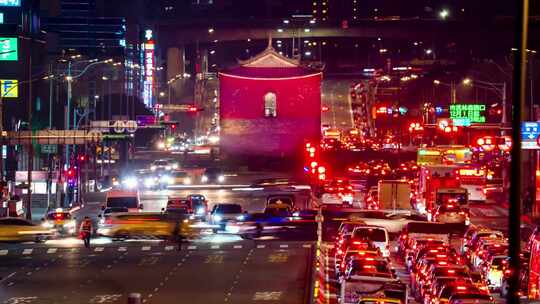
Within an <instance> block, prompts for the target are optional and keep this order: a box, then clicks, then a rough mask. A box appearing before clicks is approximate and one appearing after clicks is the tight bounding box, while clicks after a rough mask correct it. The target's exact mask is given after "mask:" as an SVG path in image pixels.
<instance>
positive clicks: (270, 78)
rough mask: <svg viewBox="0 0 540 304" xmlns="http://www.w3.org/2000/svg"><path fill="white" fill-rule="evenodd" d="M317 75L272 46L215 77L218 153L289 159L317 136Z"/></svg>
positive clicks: (319, 131)
mask: <svg viewBox="0 0 540 304" xmlns="http://www.w3.org/2000/svg"><path fill="white" fill-rule="evenodd" d="M321 79H322V72H321V71H319V70H314V69H311V68H308V67H304V66H302V65H300V64H299V62H298V61H296V60H292V59H290V58H287V57H284V56H281V55H280V54H279V53H277V52H276V51H275V50H274V49H273V48H272V47H271V46H269V47H268V48H267V49H266V50H264V51H263V52H262V53H260V54H258V55H257V56H255V57H253V58H251V59H249V60H246V61H242V62H240V64H239V65H238V66H236V67H234V68H231V69H228V70H224V71H222V72H220V73H219V80H220V128H221V139H220V148H221V153H222V154H223V155H224V156H225V157H228V158H236V159H242V158H244V159H252V158H253V157H262V158H289V159H291V158H294V157H295V156H297V155H298V154H299V153H302V146H303V144H304V142H305V141H307V140H318V139H319V137H320V133H321Z"/></svg>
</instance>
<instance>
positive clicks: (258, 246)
mask: <svg viewBox="0 0 540 304" xmlns="http://www.w3.org/2000/svg"><path fill="white" fill-rule="evenodd" d="M257 248H259V249H260V248H266V245H257Z"/></svg>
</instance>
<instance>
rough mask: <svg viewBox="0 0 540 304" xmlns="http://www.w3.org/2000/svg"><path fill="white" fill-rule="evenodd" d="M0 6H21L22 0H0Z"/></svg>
mask: <svg viewBox="0 0 540 304" xmlns="http://www.w3.org/2000/svg"><path fill="white" fill-rule="evenodd" d="M0 6H11V7H19V6H21V0H0Z"/></svg>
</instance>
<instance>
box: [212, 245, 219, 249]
mask: <svg viewBox="0 0 540 304" xmlns="http://www.w3.org/2000/svg"><path fill="white" fill-rule="evenodd" d="M210 249H219V245H212V246H210Z"/></svg>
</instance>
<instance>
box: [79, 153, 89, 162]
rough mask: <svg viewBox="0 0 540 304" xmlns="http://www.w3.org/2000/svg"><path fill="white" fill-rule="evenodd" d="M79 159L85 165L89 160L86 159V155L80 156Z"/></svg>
mask: <svg viewBox="0 0 540 304" xmlns="http://www.w3.org/2000/svg"><path fill="white" fill-rule="evenodd" d="M77 159H78V160H79V162H80V163H84V162H85V161H86V160H87V159H88V158H87V157H86V155H84V154H82V155H79V157H78V158H77Z"/></svg>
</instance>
